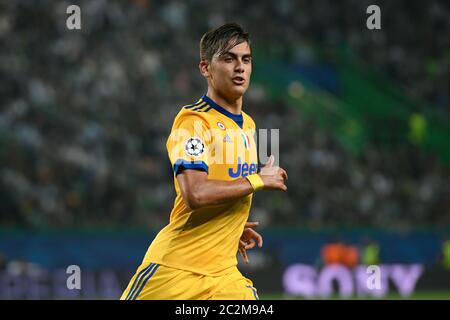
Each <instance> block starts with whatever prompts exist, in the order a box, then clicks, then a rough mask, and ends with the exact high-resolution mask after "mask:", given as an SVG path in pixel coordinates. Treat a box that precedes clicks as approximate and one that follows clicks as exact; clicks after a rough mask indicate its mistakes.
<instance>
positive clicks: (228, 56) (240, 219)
mask: <svg viewBox="0 0 450 320" xmlns="http://www.w3.org/2000/svg"><path fill="white" fill-rule="evenodd" d="M200 60H201V61H200V63H199V69H200V73H201V74H202V75H203V77H205V79H206V81H207V83H208V91H207V93H206V94H205V95H204V96H202V97H201V98H200V99H199V100H198V101H197V102H196V103H194V104H191V105H187V106H184V107H183V108H182V109H181V111H180V112H179V113H178V115H177V116H176V118H175V120H174V123H173V126H172V131H171V134H170V136H169V138H168V140H167V151H168V154H169V158H170V161H171V163H172V165H173V175H174V184H175V190H176V199H175V203H174V207H173V210H172V212H171V214H170V222H169V224H168V225H167V226H166V227H164V228H163V229H162V230H161V231H160V232H159V233H158V235H157V236H156V238H155V239H154V240H153V242H152V243H151V245H150V247H149V248H148V250H147V253H146V255H145V257H144V259H143V261H142V264H141V265H140V266H139V267H138V269H137V271H136V273H135V275H134V276H133V277H132V279H131V280H130V283H129V284H128V287H127V288H126V289H125V291H124V292H123V294H122V297H121V299H127V300H134V299H159V300H187V299H201V300H206V299H220V300H225V299H232V300H240V299H245V300H247V299H248V300H254V299H258V295H257V291H256V289H255V288H254V287H253V283H252V281H251V280H249V279H247V278H245V277H244V276H243V275H242V274H241V273H240V272H239V270H238V269H237V258H236V256H237V252H238V250H239V251H240V252H241V254H242V255H243V256H244V259H245V260H246V261H248V259H247V257H246V252H245V251H246V249H249V248H251V247H253V246H254V244H255V240H254V239H256V240H257V241H258V242H259V245H260V246H261V245H262V239H261V237H260V236H259V235H258V234H257V233H256V232H254V231H253V230H252V227H255V225H256V223H251V222H247V219H248V217H249V211H250V206H251V202H252V196H253V193H254V192H255V191H257V190H260V189H265V190H281V191H285V190H286V189H287V187H286V185H285V180H286V179H287V173H286V171H285V170H283V169H282V168H280V167H278V166H274V157H273V156H271V157H270V158H269V160H268V162H267V164H266V165H265V166H264V167H263V168H261V170H260V172H259V173H258V165H257V163H258V158H257V150H256V144H255V139H254V136H253V135H254V133H255V130H256V126H255V123H254V121H253V120H252V118H251V117H250V116H249V115H247V114H246V113H245V112H243V111H242V103H243V95H244V93H245V91H246V90H247V88H248V86H249V83H250V75H251V72H252V53H251V49H250V40H249V36H248V33H246V32H244V31H243V29H242V27H241V26H239V25H238V24H234V23H230V24H225V25H223V26H221V27H219V28H216V29H214V30H211V31H209V32H207V33H206V34H204V35H203V37H202V39H201V41H200Z"/></svg>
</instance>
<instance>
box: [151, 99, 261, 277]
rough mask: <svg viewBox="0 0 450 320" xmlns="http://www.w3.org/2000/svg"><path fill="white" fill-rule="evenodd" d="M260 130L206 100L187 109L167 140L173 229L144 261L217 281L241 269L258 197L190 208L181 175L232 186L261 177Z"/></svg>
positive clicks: (157, 241) (241, 116)
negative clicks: (242, 244) (188, 172)
mask: <svg viewBox="0 0 450 320" xmlns="http://www.w3.org/2000/svg"><path fill="white" fill-rule="evenodd" d="M255 131H256V126H255V122H254V121H253V119H252V118H251V117H250V116H248V115H247V114H246V113H244V112H242V113H241V114H239V115H236V114H233V113H230V112H229V111H227V110H226V109H224V108H223V107H221V106H219V105H218V104H217V103H215V102H214V101H213V100H211V99H210V98H209V97H207V96H206V95H204V96H202V97H201V98H200V99H199V100H198V101H197V102H196V103H194V104H191V105H187V106H184V107H183V108H182V109H181V111H180V112H179V113H178V115H177V116H176V117H175V120H174V123H173V126H172V131H171V133H170V136H169V138H168V140H167V151H168V154H169V158H170V161H171V164H172V166H173V173H174V184H175V190H176V198H175V203H174V206H173V209H172V212H171V214H170V220H169V224H168V225H167V226H166V227H164V228H163V229H162V230H161V231H160V232H159V233H158V235H157V236H156V237H155V239H154V240H153V242H152V243H151V245H150V247H149V248H148V250H147V253H146V255H145V257H144V261H143V262H144V263H147V262H152V263H157V264H161V265H165V266H168V267H172V268H177V269H183V270H188V271H191V272H194V273H199V274H204V275H209V276H216V275H223V274H226V273H227V272H230V270H231V269H230V268H233V267H235V266H236V265H237V259H236V255H237V251H238V245H239V239H240V237H241V235H242V232H243V230H244V225H245V223H246V221H247V219H248V216H249V212H250V206H251V202H252V196H253V194H250V195H248V196H245V197H242V198H239V199H236V200H233V201H228V202H226V203H223V204H220V205H214V206H208V207H203V208H199V209H195V210H192V209H190V208H189V207H188V206H187V205H186V203H185V202H184V200H183V197H182V195H181V192H180V187H179V185H178V181H177V178H176V175H177V174H178V173H179V172H181V170H184V169H196V170H203V171H205V172H206V173H207V174H208V179H213V180H223V181H232V180H235V179H238V178H240V177H245V176H247V175H250V174H254V173H256V172H257V168H258V167H257V164H258V158H257V150H256V142H255V136H254V135H255Z"/></svg>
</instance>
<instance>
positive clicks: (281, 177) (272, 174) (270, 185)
mask: <svg viewBox="0 0 450 320" xmlns="http://www.w3.org/2000/svg"><path fill="white" fill-rule="evenodd" d="M274 162H275V157H274V156H273V155H271V156H270V157H269V161H267V163H266V165H265V166H264V168H262V169H261V172H260V173H259V176H260V177H261V179H262V181H263V182H264V188H263V189H268V190H283V191H286V190H287V187H286V185H285V180H287V179H288V175H287V173H286V171H285V170H284V169H282V168H280V167H278V166H275V167H274V166H273V163H274Z"/></svg>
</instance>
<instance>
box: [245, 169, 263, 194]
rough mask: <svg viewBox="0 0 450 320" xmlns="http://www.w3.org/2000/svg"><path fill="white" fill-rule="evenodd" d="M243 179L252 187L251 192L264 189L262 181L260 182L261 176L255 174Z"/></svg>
mask: <svg viewBox="0 0 450 320" xmlns="http://www.w3.org/2000/svg"><path fill="white" fill-rule="evenodd" d="M245 178H246V179H247V180H248V182H250V184H251V185H252V188H253V191H257V190H260V189H262V188H263V187H264V181H263V180H262V178H261V176H260V175H259V174H257V173H255V174H251V175H248V176H246V177H245Z"/></svg>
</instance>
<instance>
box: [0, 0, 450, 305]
mask: <svg viewBox="0 0 450 320" xmlns="http://www.w3.org/2000/svg"><path fill="white" fill-rule="evenodd" d="M70 4H78V5H79V6H80V8H81V23H82V29H81V30H73V31H69V30H68V29H67V28H66V19H67V17H68V15H67V14H66V8H67V7H68V6H69V5H70ZM371 4H377V5H378V6H380V8H381V27H382V29H381V30H368V29H367V28H366V19H367V18H368V16H369V15H368V14H366V8H367V7H368V6H369V5H371ZM449 14H450V5H449V3H448V2H447V1H445V0H432V1H420V2H418V1H417V2H416V1H414V2H411V1H387V0H386V1H365V0H363V1H361V0H352V1H350V0H346V1H332V0H327V1H325V0H320V1H319V0H316V1H312V0H311V1H294V0H278V1H269V0H262V1H236V2H228V1H223V2H222V3H219V2H215V1H214V2H212V1H206V0H195V1H177V0H173V1H162V0H159V1H153V0H134V1H118V0H117V1H105V0H96V1H87V0H86V1H50V0H40V1H26V0H17V1H2V2H1V3H0V84H1V85H0V226H1V227H0V298H1V299H71V298H80V299H117V298H118V297H119V296H120V294H121V292H122V290H123V289H124V288H125V286H126V284H127V282H128V280H129V278H130V276H131V275H132V274H133V272H134V271H135V268H136V267H137V266H138V264H139V263H140V262H141V259H142V257H143V254H144V253H145V250H146V249H147V246H148V244H149V243H150V242H151V240H152V239H153V237H154V235H155V234H156V232H158V231H159V229H160V228H161V227H163V226H164V225H165V224H166V223H167V221H168V216H169V213H170V209H171V207H172V202H173V199H174V189H173V185H172V173H171V167H170V163H169V161H168V158H167V155H166V150H165V140H166V138H167V136H168V133H169V131H170V127H171V124H172V120H173V117H174V116H175V114H176V113H177V112H178V110H179V108H180V107H181V106H182V105H185V104H187V103H190V102H192V101H194V100H197V98H198V97H200V96H201V95H202V94H203V93H205V90H206V86H205V83H204V80H203V78H202V77H201V76H200V74H199V73H198V71H197V64H198V43H199V39H200V37H201V35H202V34H203V33H204V32H205V31H206V30H208V29H210V28H212V27H215V26H217V25H219V24H221V23H224V22H229V21H236V22H239V23H241V24H242V25H243V26H244V27H245V28H246V29H247V30H248V31H249V32H250V34H251V37H252V42H253V52H254V71H253V77H252V84H251V88H250V89H249V91H248V93H247V95H246V98H245V104H244V108H245V110H246V111H247V112H248V113H250V114H251V115H252V116H253V117H254V119H255V120H256V123H257V125H258V127H259V128H265V129H273V128H279V129H280V165H281V166H283V167H285V168H286V169H287V171H288V173H289V177H290V179H289V182H288V187H289V190H288V191H287V193H286V194H279V193H270V194H267V193H266V194H264V196H263V195H262V194H257V195H256V196H255V198H254V199H255V200H254V204H253V210H252V215H251V219H252V220H256V221H260V227H259V228H258V230H259V231H260V232H261V233H262V234H263V236H264V247H263V248H262V249H255V250H252V251H251V252H250V260H251V263H250V264H249V265H244V264H243V263H242V261H240V268H241V270H242V272H243V273H244V274H245V275H247V276H248V277H250V278H251V279H253V280H254V283H255V286H256V287H257V288H258V289H259V291H260V296H261V298H263V299H283V298H284V299H303V298H333V299H334V298H338V299H342V298H360V299H365V298H385V299H391V298H392V299H395V298H401V299H413V298H434V299H436V298H437V299H439V298H443V299H449V298H450V182H449V181H450V179H449V178H450V172H449V168H450V125H449V124H450V120H449V112H450V101H449V87H450V86H449V79H450V76H449V65H450V46H449V42H450V38H449V34H450V20H449V19H448V16H449ZM374 264H375V265H379V266H381V271H382V287H381V289H380V290H375V291H371V290H367V287H366V286H365V283H366V280H367V273H366V267H365V266H367V265H374ZM69 265H78V266H80V268H81V272H82V289H81V290H68V289H67V287H66V279H67V277H68V275H67V274H66V268H67V266H69Z"/></svg>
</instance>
